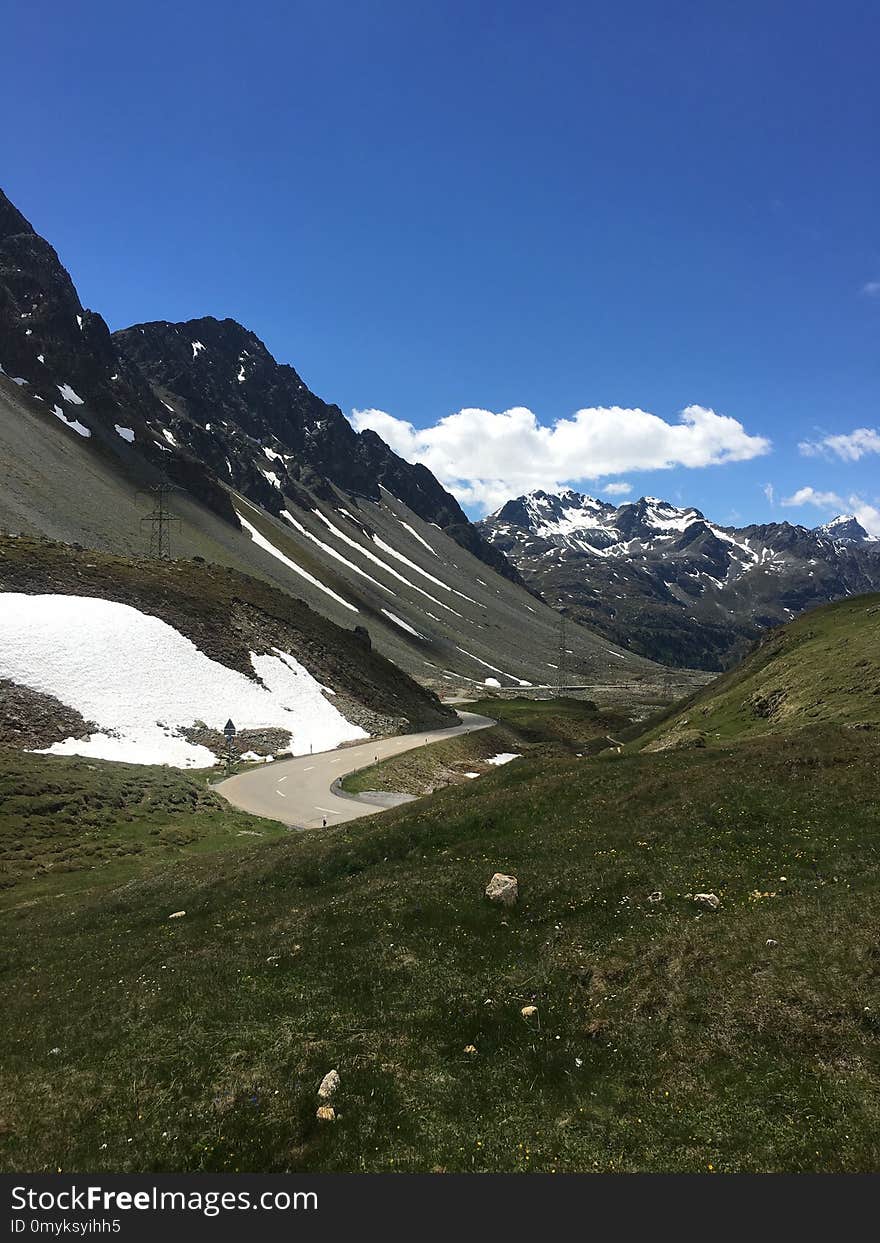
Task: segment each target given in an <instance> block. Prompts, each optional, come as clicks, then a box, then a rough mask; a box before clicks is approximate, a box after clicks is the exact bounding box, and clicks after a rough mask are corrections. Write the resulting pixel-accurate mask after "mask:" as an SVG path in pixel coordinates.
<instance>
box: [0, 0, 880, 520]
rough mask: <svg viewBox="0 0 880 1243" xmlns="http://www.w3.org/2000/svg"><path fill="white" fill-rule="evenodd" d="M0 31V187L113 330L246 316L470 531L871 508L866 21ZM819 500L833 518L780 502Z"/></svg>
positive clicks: (866, 15) (420, 12)
mask: <svg viewBox="0 0 880 1243" xmlns="http://www.w3.org/2000/svg"><path fill="white" fill-rule="evenodd" d="M4 23H5V24H4V42H5V44H6V46H7V48H8V49H13V54H12V55H11V56H8V57H7V59H6V61H5V64H4V73H3V77H2V81H0V93H2V94H3V95H5V96H6V98H5V101H4V112H3V115H4V116H5V117H6V118H7V120H8V121H9V119H10V118H12V117H14V118H15V122H14V124H13V123H9V124H7V126H6V127H5V133H4V144H3V155H4V160H3V185H4V188H5V190H6V191H7V193H8V194H9V195H10V197H11V198H12V199H13V201H15V202H16V203H17V205H18V206H19V207H20V208H21V209H22V210H23V211H24V213H25V215H27V216H28V217H29V218H30V219H31V220H32V222H33V223H34V225H35V227H37V229H38V230H39V231H40V232H42V233H44V234H45V235H46V236H47V237H49V239H50V240H51V241H52V242H53V244H54V245H55V246H56V248H57V249H58V251H59V253H60V254H61V257H62V259H63V261H64V262H65V264H66V265H67V267H68V268H69V269H70V271H71V273H72V275H73V277H74V280H75V281H76V283H77V285H78V288H79V291H80V294H81V297H82V299H83V301H84V302H85V303H86V304H87V305H89V306H92V307H94V308H95V309H98V310H100V311H101V312H102V313H103V314H104V316H105V318H106V319H107V320H108V322H109V323H110V325H111V327H113V328H116V327H121V326H123V325H126V324H129V323H132V322H135V321H138V320H146V319H159V318H161V319H171V320H175V319H183V318H189V317H193V316H197V315H202V314H214V315H218V316H225V315H230V316H233V317H234V318H236V319H239V320H241V321H242V322H243V323H245V324H247V325H248V326H249V327H251V328H253V329H254V330H255V331H256V332H257V333H258V334H259V335H260V336H261V337H262V338H263V339H264V340H265V341H266V343H267V345H268V346H269V348H270V349H271V350H272V351H273V353H274V354H275V355H276V357H278V358H279V359H281V360H284V361H289V362H291V363H293V364H294V365H295V366H296V367H297V369H298V370H299V371H300V372H301V374H302V375H303V377H304V379H305V380H306V381H307V382H308V383H309V385H310V386H311V387H312V388H313V389H314V390H315V391H316V392H318V393H320V394H321V395H322V396H324V397H325V398H327V399H328V400H332V401H336V402H338V403H339V405H340V406H341V407H342V408H343V410H345V412H346V413H347V414H351V413H352V412H353V411H355V410H358V411H368V412H370V411H373V412H375V411H378V412H380V414H376V415H373V414H366V415H364V414H361V415H360V416H358V417H359V418H360V420H361V421H362V422H369V421H370V420H371V419H372V420H374V421H375V422H376V423H377V425H378V424H381V425H382V426H383V427H384V429H385V431H386V433H387V434H388V435H389V437H390V438H391V439H392V441H393V442H395V443H396V444H397V446H398V447H400V448H408V449H409V450H410V451H412V452H414V453H417V454H420V455H422V456H424V457H425V458H426V460H428V462H429V464H431V465H434V466H436V468H437V469H438V470H442V471H443V472H445V477H446V479H447V481H449V482H451V483H452V484H453V485H454V486H455V487H456V489H457V490H458V491H459V494H460V495H461V496H462V497H463V499H464V500H465V501H466V502H467V503H468V505H469V507H470V508H471V509H472V511H473V512H480V510H481V508H482V507H484V506H486V505H488V504H490V503H493V504H494V502H495V500H496V499H498V496H499V494H500V492H501V491H504V490H505V489H506V488H510V489H512V490H521V488H520V487H519V485H520V484H522V483H523V481H525V482H526V483H529V484H540V483H542V482H543V483H551V482H553V483H560V484H564V483H569V482H575V483H578V481H580V486H582V487H583V488H584V490H588V491H594V492H598V493H599V494H601V495H607V494H608V493H607V485H608V484H609V483H610V484H612V485H616V488H617V492H618V495H620V496H624V495H626V493H624V492H623V485H624V484H629V485H630V486H631V489H632V491H631V493H630V495H639V494H640V493H643V492H647V493H649V494H655V495H661V496H664V497H668V498H670V499H672V500H681V501H683V502H684V503H687V504H695V505H697V506H699V507H700V508H702V509H704V510H705V511H706V512H707V513H709V514H710V515H711V516H712V517H714V518H716V519H717V520H720V521H739V522H745V521H762V520H769V519H771V518H773V517H777V518H779V517H788V518H790V519H792V520H795V521H804V522H806V523H808V524H813V523H815V522H818V521H822V520H823V519H824V518H825V517H826V516H830V512H831V511H832V510H836V509H837V508H839V507H844V508H852V507H857V506H856V504H855V501H853V502H852V504H851V498H856V500H857V501H858V502H859V503H860V504H861V505H862V506H863V509H862V512H863V513H864V514H865V515H866V517H867V519H868V520H869V521H873V520H874V518H873V514H874V513H875V511H876V509H877V507H878V506H880V499H878V495H880V483H878V479H877V475H878V471H877V467H878V465H880V452H878V450H880V437H876V438H875V439H876V444H875V441H872V440H871V438H870V436H868V437H867V438H866V437H865V436H864V435H861V436H860V437H856V438H855V439H852V434H853V433H854V432H856V431H859V430H860V429H867V431H868V432H870V431H871V429H877V428H878V426H880V409H878V405H880V403H878V391H880V350H878V337H880V224H878V221H880V210H878V208H880V158H878V156H880V151H878V132H880V125H878V122H880V74H878V72H877V47H878V43H880V8H878V6H877V5H876V3H873V2H869V3H856V2H853V0H843V2H842V3H836V4H834V5H830V4H828V3H827V2H826V3H813V2H811V0H797V2H796V3H795V2H794V0H788V2H786V3H781V2H779V0H763V2H761V3H753V2H751V0H739V2H738V3H722V2H720V0H706V2H705V3H702V4H697V3H681V2H678V0H664V2H663V3H662V4H661V3H660V2H659V0H652V2H647V0H617V2H615V3H614V4H611V3H602V4H591V3H583V2H582V3H576V4H567V3H554V2H553V0H551V2H550V3H547V4H545V5H541V6H538V5H534V4H528V5H527V4H524V3H517V2H511V3H505V4H497V3H492V2H491V0H489V2H481V3H479V4H474V3H472V2H471V3H458V2H451V0H445V2H442V3H433V4H423V3H415V2H413V0H409V2H408V3H398V2H397V0H388V2H383V0H375V2H373V3H355V2H349V3H345V4H339V3H333V2H332V0H331V2H328V0H321V2H320V3H297V2H295V0H294V2H293V3H266V2H265V0H253V2H252V3H250V4H248V5H246V6H245V5H241V4H234V3H230V2H229V0H213V2H212V3H210V4H208V3H203V2H202V0H191V2H188V3H183V4H180V3H175V4H171V3H167V2H165V0H157V2H151V3H150V4H149V5H145V4H138V3H134V4H131V5H120V4H118V3H114V4H109V3H94V2H89V0H85V2H84V3H82V4H79V5H77V6H75V7H71V6H70V5H69V4H67V3H65V4H61V3H59V2H58V0H48V2H47V3H44V4H42V5H39V6H37V5H32V4H26V3H24V0H18V2H17V3H14V4H13V6H12V7H11V10H7V13H6V16H5V19H4ZM523 408H524V409H526V410H527V411H530V412H531V414H532V415H533V416H534V421H533V425H531V426H529V418H528V417H526V416H524V415H523V414H521V413H520V414H517V415H514V416H510V417H508V418H507V420H506V422H505V421H504V420H503V419H502V420H501V421H500V422H499V418H498V416H502V415H504V412H506V411H509V410H522V409H523ZM690 408H699V409H701V410H703V411H713V412H715V413H716V414H717V415H721V416H725V419H726V420H727V422H721V421H718V422H715V423H713V422H712V421H711V420H708V416H707V415H701V416H699V419H698V426H695V425H694V423H693V419H692V418H691V422H690V423H685V424H680V423H679V419H680V412H681V411H682V410H685V409H690ZM462 409H465V410H469V411H472V412H476V413H472V414H468V415H466V416H464V417H462V416H457V414H456V412H458V411H461V410H462ZM614 410H618V413H617V414H614V413H613V411H614ZM633 410H635V411H641V412H644V417H642V415H638V416H635V415H632V414H631V413H628V412H631V411H633ZM577 411H588V412H593V413H588V414H586V415H583V416H579V417H578V418H574V417H573V416H575V412H577ZM609 411H611V413H609ZM480 412H484V413H483V414H481V413H480ZM597 412H598V413H597ZM450 416H456V417H455V418H453V419H452V420H451V421H450ZM529 417H531V416H529ZM689 417H691V416H689ZM382 420H385V421H384V422H383V421H382ZM557 420H563V421H564V422H563V423H562V424H561V425H560V427H559V428H557V429H556V430H555V431H554V430H553V429H554V424H555V423H556V422H557ZM652 420H653V421H652ZM700 420H702V422H700ZM707 420H708V421H707ZM730 421H733V422H734V424H735V425H736V427H738V428H739V430H738V431H737V430H736V427H731V426H730ZM542 428H543V429H544V430H541V429H542ZM834 437H837V438H840V437H844V438H845V439H844V440H842V441H841V440H839V439H838V440H837V441H829V439H828V438H834ZM763 441H769V442H771V446H770V447H768V446H766V445H764V444H763V443H762V442H763ZM802 442H807V443H808V445H809V446H812V447H811V448H808V449H807V450H806V451H801V450H799V448H798V446H799V444H800V443H802ZM624 450H626V452H625V451H624ZM627 453H629V456H627ZM731 458H733V459H734V460H729V459H731ZM719 459H721V460H722V461H721V464H700V463H704V462H706V463H712V462H717V461H718V460H719ZM666 461H672V462H674V463H678V464H677V465H673V466H672V467H671V468H670V469H658V466H659V465H660V464H661V463H662V462H666ZM683 462H691V463H693V465H689V466H688V465H682V464H681V463H683ZM768 484H769V485H772V491H770V490H766V494H765V489H766V485H768ZM807 487H809V488H812V489H813V490H814V492H813V495H814V499H815V496H817V495H821V496H822V497H823V498H824V499H823V503H822V504H809V503H805V504H795V505H790V506H783V505H782V504H781V501H782V500H783V499H785V498H790V497H791V496H793V495H796V494H798V493H802V489H804V488H807ZM802 495H809V494H803V493H802ZM771 496H772V498H773V500H772V501H771V499H770V497H771ZM832 496H833V500H832V499H831V497H832ZM838 501H840V502H841V506H838V504H837V502H838ZM876 521H877V524H878V526H877V529H878V531H880V513H878V514H877V515H876Z"/></svg>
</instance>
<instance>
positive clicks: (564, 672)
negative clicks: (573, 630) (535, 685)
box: [556, 613, 568, 695]
mask: <svg viewBox="0 0 880 1243" xmlns="http://www.w3.org/2000/svg"><path fill="white" fill-rule="evenodd" d="M557 660H558V662H559V663H558V664H557V666H556V690H557V692H558V693H559V694H560V695H561V694H562V692H563V690H564V688H565V686H566V684H567V682H568V636H567V634H566V622H565V614H564V613H560V614H559V656H558V657H557Z"/></svg>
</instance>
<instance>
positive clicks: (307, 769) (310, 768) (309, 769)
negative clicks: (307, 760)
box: [303, 764, 315, 773]
mask: <svg viewBox="0 0 880 1243" xmlns="http://www.w3.org/2000/svg"><path fill="white" fill-rule="evenodd" d="M314 767H315V766H314V764H310V765H309V766H308V768H304V769H303V772H304V773H310V772H311V771H312V769H313V768H314Z"/></svg>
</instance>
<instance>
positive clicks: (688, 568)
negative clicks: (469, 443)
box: [478, 489, 880, 671]
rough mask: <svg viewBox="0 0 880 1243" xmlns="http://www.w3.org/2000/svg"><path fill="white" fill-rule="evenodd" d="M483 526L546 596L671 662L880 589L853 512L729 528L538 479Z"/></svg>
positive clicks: (714, 652)
mask: <svg viewBox="0 0 880 1243" xmlns="http://www.w3.org/2000/svg"><path fill="white" fill-rule="evenodd" d="M478 526H479V528H480V530H481V532H482V533H483V535H484V536H485V538H487V539H489V540H491V541H492V542H493V543H494V544H495V545H496V546H497V547H498V548H500V549H501V551H503V552H504V553H505V555H506V556H508V557H510V558H511V559H512V560H513V561H514V562H515V563H516V564H517V565H518V567H519V569H520V572H521V573H522V575H523V577H524V578H525V580H526V581H527V583H529V585H530V586H531V587H532V588H533V589H534V590H536V591H538V592H539V593H540V594H541V595H542V596H543V597H544V598H545V599H546V600H547V601H548V602H549V603H551V604H553V605H554V606H556V607H558V608H564V609H565V611H566V612H567V613H568V614H569V615H570V616H572V617H574V618H575V619H577V620H579V621H582V622H583V623H584V624H585V625H589V626H591V627H593V628H594V629H597V630H599V631H600V632H601V633H603V634H605V635H606V636H607V637H608V638H609V639H611V640H612V641H614V642H615V643H619V644H622V645H624V646H629V647H630V648H631V650H634V651H638V652H640V653H641V654H642V655H646V656H650V657H651V658H652V659H655V660H660V661H663V662H665V663H669V664H677V665H692V666H695V667H699V668H705V669H712V670H717V671H720V670H721V669H723V668H724V667H726V666H727V665H728V664H730V663H731V662H732V661H733V660H735V659H736V657H737V656H738V655H742V654H743V653H744V652H745V651H746V650H747V648H748V647H749V645H750V644H751V643H752V642H754V641H755V639H757V638H758V637H759V636H760V634H761V633H762V632H763V631H764V630H766V629H767V628H768V627H771V626H774V625H779V624H781V623H783V622H785V621H787V620H790V619H791V618H792V617H794V616H797V615H798V614H800V613H802V612H803V611H804V610H806V609H808V608H811V607H814V606H816V605H820V604H825V603H828V602H829V601H831V600H835V599H839V598H842V597H845V596H847V595H855V594H859V593H861V592H865V591H871V590H876V589H877V588H880V540H877V539H875V538H874V537H872V536H871V535H869V533H868V532H867V531H865V529H864V528H863V527H862V526H861V525H860V524H859V523H858V521H857V520H856V518H855V517H854V516H853V515H841V516H840V517H838V518H836V519H834V520H832V521H831V522H829V523H825V524H823V525H822V526H819V527H815V528H812V529H811V528H807V527H802V526H795V525H793V524H792V523H789V522H781V523H763V524H761V523H754V524H751V525H749V526H744V527H733V526H722V525H720V524H718V523H715V522H712V521H711V520H710V519H708V518H707V517H706V516H705V514H703V513H702V512H701V511H700V510H699V509H696V508H695V507H681V506H676V505H672V504H671V503H670V502H668V501H664V500H662V499H661V498H659V497H650V496H649V497H640V498H639V499H638V500H636V501H626V502H623V503H622V504H620V505H614V504H611V503H610V502H607V501H602V500H599V499H597V498H595V497H590V496H587V495H585V494H583V493H580V492H577V491H575V490H574V489H565V490H562V491H560V492H547V491H544V490H542V489H536V490H534V491H532V492H529V493H525V494H523V495H522V496H519V497H514V498H512V499H511V500H509V501H507V502H506V503H505V504H504V505H502V506H501V507H500V508H499V509H498V510H496V511H495V513H494V514H490V515H489V516H488V517H487V518H485V519H483V520H482V521H481V522H480V523H478Z"/></svg>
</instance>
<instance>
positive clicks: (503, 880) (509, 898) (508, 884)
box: [486, 872, 519, 906]
mask: <svg viewBox="0 0 880 1243" xmlns="http://www.w3.org/2000/svg"><path fill="white" fill-rule="evenodd" d="M486 897H487V898H488V899H489V901H490V902H500V903H501V904H502V905H503V906H513V904H514V903H515V902H516V900H517V898H518V897H519V885H518V884H517V879H516V877H515V876H505V874H504V873H503V872H496V873H495V875H494V876H493V877H492V879H491V880H490V881H489V883H488V885H487V886H486Z"/></svg>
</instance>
